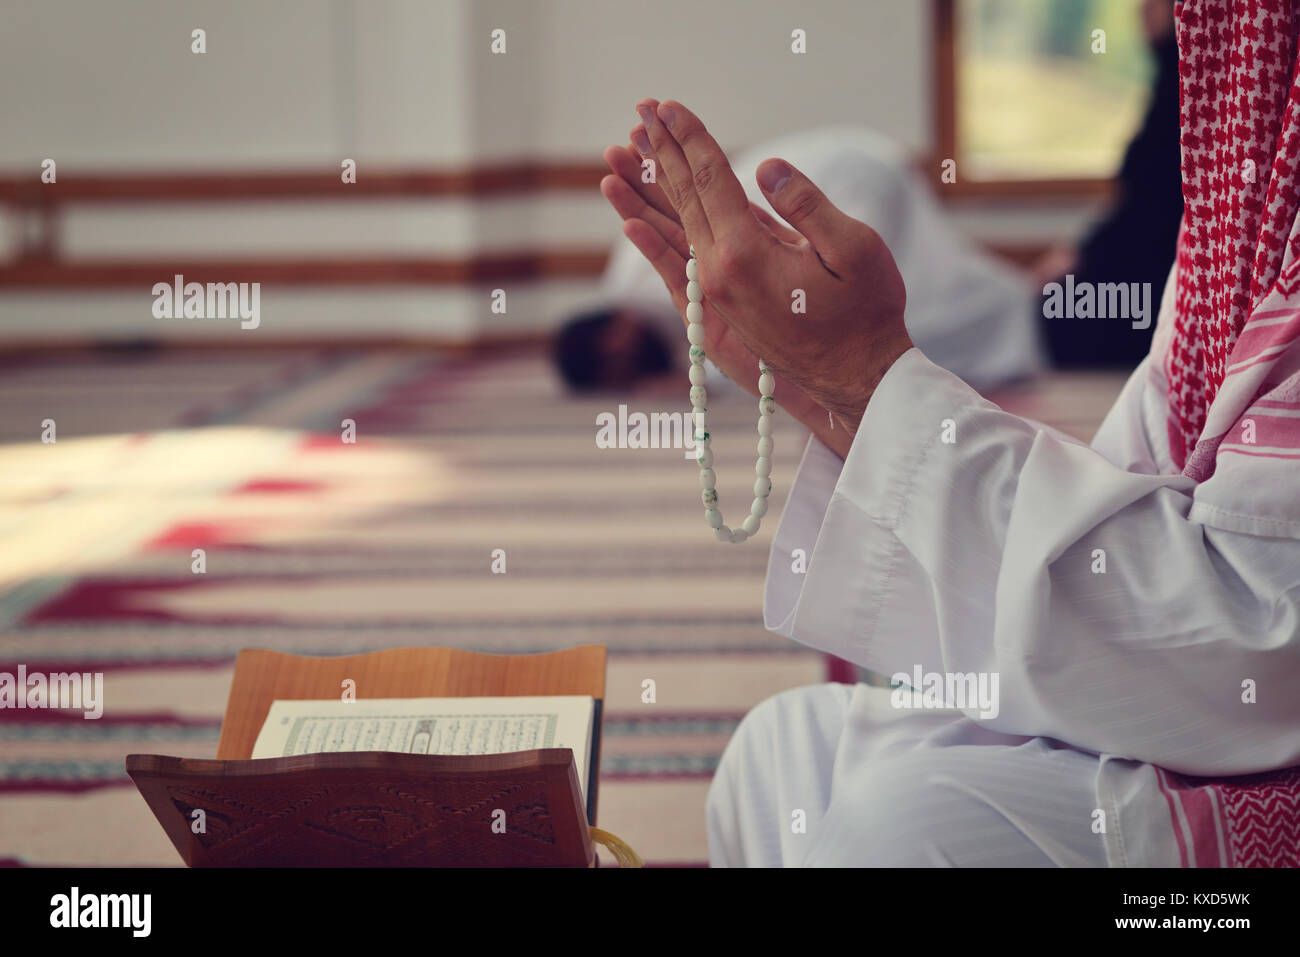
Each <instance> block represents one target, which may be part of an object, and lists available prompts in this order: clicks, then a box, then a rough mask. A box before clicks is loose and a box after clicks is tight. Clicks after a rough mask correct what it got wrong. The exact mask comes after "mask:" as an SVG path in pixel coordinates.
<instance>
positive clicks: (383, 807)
mask: <svg viewBox="0 0 1300 957" xmlns="http://www.w3.org/2000/svg"><path fill="white" fill-rule="evenodd" d="M604 681H605V649H604V648H603V647H601V646H595V645H588V646H583V647H580V648H574V649H570V650H568V651H562V652H556V653H553V654H546V655H480V654H475V653H472V652H465V651H458V650H455V649H447V648H403V649H393V650H390V651H379V652H372V653H370V654H366V655H353V656H347V657H339V658H312V657H302V656H294V655H284V654H279V653H276V652H270V651H244V652H241V653H240V656H239V659H238V662H237V664H236V668H235V678H234V681H233V682H232V685H231V691H230V698H229V701H228V703H227V707H226V717H225V720H224V721H223V724H222V731H221V740H220V743H219V744H218V748H217V759H216V760H208V759H193V758H181V757H171V756H164V755H140V754H133V755H129V756H128V757H127V771H128V773H129V774H130V775H131V777H132V779H133V780H134V781H135V783H136V786H137V787H138V788H139V790H140V793H141V795H142V796H143V797H144V799H145V801H146V802H148V804H149V807H150V808H151V809H152V811H153V813H154V815H155V817H157V819H158V821H159V823H160V824H161V825H162V827H163V828H164V830H165V831H166V832H167V835H168V837H169V838H170V839H171V841H172V843H173V845H174V846H175V847H176V849H177V851H178V852H179V853H180V856H181V858H182V859H183V860H184V861H185V863H186V864H188V865H190V866H194V867H212V866H218V867H219V866H241V867H249V866H277V867H284V866H345V867H364V866H459V867H488V866H515V867H518V866H577V867H587V866H592V865H593V864H594V862H595V855H594V852H593V849H592V843H591V837H590V833H589V827H590V826H591V825H592V824H594V822H595V819H596V792H597V784H598V774H597V771H598V768H599V755H600V728H601V709H602V704H603V699H604Z"/></svg>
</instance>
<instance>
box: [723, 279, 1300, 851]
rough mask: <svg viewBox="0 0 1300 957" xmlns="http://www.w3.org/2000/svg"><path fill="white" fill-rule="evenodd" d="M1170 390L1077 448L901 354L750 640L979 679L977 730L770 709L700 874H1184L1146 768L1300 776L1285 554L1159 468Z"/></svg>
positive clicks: (812, 511) (746, 724)
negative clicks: (940, 870)
mask: <svg viewBox="0 0 1300 957" xmlns="http://www.w3.org/2000/svg"><path fill="white" fill-rule="evenodd" d="M1172 288H1173V287H1172V286H1167V287H1166V295H1165V297H1164V301H1163V303H1162V306H1161V310H1160V316H1159V319H1158V325H1157V330H1156V342H1155V344H1154V345H1153V355H1155V356H1158V355H1160V354H1162V353H1161V351H1160V350H1161V348H1163V347H1164V346H1163V345H1162V343H1166V344H1167V342H1168V337H1169V332H1170V327H1171V326H1172V316H1173V309H1172V304H1173V303H1172V301H1173V298H1174V297H1173V295H1172V294H1171V293H1172ZM1167 388H1168V387H1167V383H1166V380H1165V376H1164V373H1163V371H1162V364H1161V363H1160V362H1159V361H1153V359H1152V358H1151V357H1148V358H1147V359H1145V360H1143V362H1142V364H1141V365H1140V366H1139V367H1138V368H1137V370H1136V371H1135V372H1134V373H1133V374H1132V376H1131V377H1130V379H1129V380H1128V383H1127V384H1126V385H1125V387H1124V390H1123V392H1122V393H1121V395H1120V397H1119V399H1118V400H1117V401H1116V403H1115V406H1114V407H1113V408H1112V409H1111V411H1110V413H1109V414H1108V415H1107V417H1106V419H1105V421H1104V422H1103V423H1102V426H1101V428H1100V430H1099V432H1098V434H1097V436H1096V438H1095V439H1094V441H1093V443H1092V446H1091V447H1089V446H1087V445H1084V444H1083V443H1080V442H1077V441H1074V440H1073V439H1070V438H1068V437H1066V436H1064V435H1062V434H1060V433H1058V432H1056V431H1054V430H1051V429H1048V428H1045V427H1043V426H1038V425H1035V424H1033V423H1030V422H1027V421H1026V420H1024V419H1021V418H1019V417H1017V416H1014V415H1011V414H1009V413H1006V412H1003V411H1002V410H1000V409H998V408H997V407H996V406H994V405H992V404H991V403H988V402H986V401H984V400H983V399H981V398H980V397H979V396H978V395H976V394H975V392H974V391H973V390H972V389H971V388H970V387H969V386H968V385H966V383H964V382H962V381H961V380H960V379H958V378H957V377H956V376H954V375H952V374H951V373H949V372H946V371H944V370H943V369H941V368H939V367H938V366H937V365H936V364H934V363H933V362H931V361H930V360H929V359H927V358H926V357H925V355H924V354H923V353H922V352H921V351H920V350H919V349H912V350H911V351H909V352H907V353H905V354H904V355H903V356H902V357H901V358H900V359H899V360H898V361H897V362H896V363H895V364H894V365H893V366H892V367H891V368H890V370H889V371H888V372H887V373H886V374H885V376H884V378H883V379H882V381H881V383H880V387H879V388H878V389H877V390H876V392H875V394H874V395H873V396H872V398H871V400H870V403H869V404H868V406H867V410H866V414H865V415H864V416H863V419H862V423H861V427H860V428H859V430H858V432H857V435H856V436H855V438H854V441H853V445H852V447H851V449H850V451H849V454H848V458H847V460H846V461H844V462H841V461H840V459H839V458H838V457H837V456H836V455H835V454H834V453H832V452H831V451H830V450H829V449H827V448H826V446H824V445H823V444H822V443H821V442H819V441H818V440H817V439H816V438H810V439H809V442H808V445H807V448H806V449H805V451H804V456H803V461H802V462H801V464H800V467H799V472H798V475H797V477H796V478H795V481H794V485H793V488H792V489H791V492H790V496H789V500H788V503H787V505H786V507H785V511H784V513H783V514H782V516H781V524H780V526H779V528H778V530H777V533H776V536H775V539H774V541H773V544H772V551H771V555H770V558H769V564H768V569H767V583H766V591H765V595H764V621H765V624H766V625H767V627H768V628H770V629H772V630H773V631H776V632H779V633H780V634H782V635H785V636H786V637H788V638H793V639H794V640H796V641H800V642H802V643H804V644H807V645H810V646H812V647H814V648H817V649H820V650H822V651H825V652H828V653H831V654H834V655H838V656H840V657H842V658H844V659H846V660H848V661H851V662H853V663H855V664H858V665H860V666H863V667H865V668H868V669H871V670H872V671H875V672H877V673H880V674H883V675H887V676H893V675H895V674H898V673H904V674H907V675H912V674H913V673H914V670H915V669H916V668H917V667H918V666H919V667H920V669H921V672H922V673H923V674H925V673H940V674H943V673H963V674H964V673H982V674H985V675H991V674H997V675H998V676H999V686H998V687H999V692H1000V694H999V701H998V708H997V713H996V716H981V713H980V712H979V710H978V709H977V708H974V707H970V706H967V707H965V708H963V709H962V711H957V710H951V711H934V710H925V709H920V708H912V709H906V708H904V709H900V708H895V707H894V706H893V702H892V701H891V698H890V691H889V689H887V688H877V687H868V686H866V685H856V686H852V687H850V686H846V685H821V686H815V687H810V688H802V689H797V690H795V691H790V692H786V693H784V694H782V695H778V696H777V697H775V698H772V699H769V700H768V701H766V702H764V703H762V704H760V705H759V706H758V707H756V708H755V709H753V710H752V711H751V712H750V714H749V715H748V716H747V717H746V718H745V719H744V720H743V721H742V722H741V724H740V726H739V728H738V729H737V731H736V733H735V735H734V736H733V738H732V740H731V742H730V744H729V745H728V747H727V750H726V752H725V753H724V755H723V757H722V760H721V762H720V764H719V767H718V770H717V773H716V775H715V777H714V781H713V784H712V787H711V789H710V793H709V801H708V825H709V852H710V858H711V861H712V863H713V864H714V865H731V866H737V865H750V866H753V865H760V866H780V865H876V864H879V865H929V864H953V865H967V866H997V865H1008V866H1039V865H1042V866H1048V865H1066V866H1079V865H1096V866H1105V865H1107V864H1109V865H1111V866H1122V865H1137V866H1178V864H1179V858H1178V854H1177V851H1176V848H1177V842H1176V840H1175V832H1174V825H1173V824H1172V822H1171V816H1170V809H1169V806H1168V804H1167V803H1166V801H1165V796H1164V795H1163V794H1162V793H1161V790H1160V784H1159V781H1158V772H1157V771H1156V769H1155V766H1160V767H1163V768H1166V769H1168V770H1169V771H1172V772H1176V773H1179V774H1187V775H1207V776H1208V775H1239V774H1250V773H1255V772H1262V771H1269V770H1272V769H1275V768H1280V767H1287V766H1291V765H1296V764H1300V721H1297V720H1296V718H1295V713H1296V705H1295V694H1294V689H1295V688H1297V687H1300V664H1298V662H1300V654H1297V653H1296V652H1297V645H1298V644H1300V628H1296V627H1295V622H1296V621H1300V538H1297V537H1292V536H1290V535H1288V536H1286V537H1283V535H1282V533H1265V534H1247V533H1246V532H1245V531H1243V529H1247V530H1249V529H1251V528H1252V527H1254V526H1255V525H1258V524H1259V522H1257V521H1256V520H1255V519H1254V518H1252V517H1251V516H1250V515H1247V514H1244V513H1245V511H1246V510H1248V507H1249V504H1250V502H1251V501H1252V499H1251V497H1250V496H1249V495H1243V490H1242V489H1240V488H1238V487H1233V486H1234V483H1233V482H1231V481H1224V482H1220V481H1218V480H1217V479H1215V478H1212V479H1210V480H1209V481H1206V482H1203V483H1201V484H1199V485H1197V484H1196V483H1195V482H1194V481H1193V480H1192V479H1189V478H1186V477H1184V476H1183V475H1182V474H1181V473H1179V472H1178V471H1177V470H1176V469H1175V468H1174V467H1173V464H1172V459H1171V457H1170V454H1169V447H1168V442H1167V432H1166V415H1167V409H1168V407H1169V403H1168V396H1167ZM945 437H947V438H949V439H951V441H945ZM1261 521H1262V520H1261ZM1261 527H1262V526H1261ZM1270 527H1272V526H1270ZM1270 534H1278V536H1279V537H1270ZM796 549H802V550H803V551H804V552H805V553H806V555H807V563H806V573H805V574H799V573H798V572H797V570H796V569H798V568H799V567H801V566H800V565H799V564H798V563H797V557H798V556H796V555H795V551H796ZM1099 559H1102V560H1104V562H1105V565H1104V566H1099V564H1098V562H1099ZM1245 678H1249V679H1252V680H1253V681H1257V682H1258V683H1259V693H1258V700H1257V701H1252V702H1251V703H1248V704H1247V703H1243V700H1242V697H1241V694H1242V691H1241V689H1242V681H1243V679H1245ZM904 703H906V702H904ZM1098 812H1101V814H1102V816H1101V818H1100V822H1101V823H1102V825H1103V829H1102V830H1099V829H1098V827H1097V824H1098V821H1099V816H1098Z"/></svg>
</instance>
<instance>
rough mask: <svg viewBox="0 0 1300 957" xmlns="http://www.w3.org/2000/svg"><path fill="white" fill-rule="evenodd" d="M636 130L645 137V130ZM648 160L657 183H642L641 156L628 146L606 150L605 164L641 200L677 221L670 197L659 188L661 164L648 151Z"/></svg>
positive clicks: (651, 152) (639, 128)
mask: <svg viewBox="0 0 1300 957" xmlns="http://www.w3.org/2000/svg"><path fill="white" fill-rule="evenodd" d="M636 130H641V133H642V135H643V136H644V135H645V130H644V129H642V128H641V127H640V126H638V127H636V129H634V130H633V133H635V132H636ZM646 158H647V159H649V160H650V162H651V163H652V164H653V166H652V168H653V170H654V173H655V182H652V183H646V182H643V181H642V179H641V177H642V165H641V156H640V155H638V154H637V153H636V152H635V151H633V150H632V149H631V148H629V147H626V146H611V147H610V148H609V149H607V150H605V162H606V163H608V164H609V168H610V169H611V170H613V171H614V173H615V174H616V175H618V176H621V177H622V178H623V181H624V182H626V183H627V184H628V186H630V187H632V189H634V190H636V192H637V193H639V194H640V195H641V198H642V199H644V200H645V201H646V202H647V203H649V204H650V205H651V206H653V207H654V208H655V209H657V210H658V211H659V212H660V213H662V214H663V215H665V216H667V217H669V218H670V219H672V220H674V221H676V220H677V210H675V209H673V204H672V203H671V202H669V200H668V197H667V196H665V195H664V191H663V190H662V189H661V188H660V187H659V183H658V179H659V164H658V162H657V161H656V160H655V159H654V152H653V151H652V150H650V149H647V150H646ZM679 225H680V224H679Z"/></svg>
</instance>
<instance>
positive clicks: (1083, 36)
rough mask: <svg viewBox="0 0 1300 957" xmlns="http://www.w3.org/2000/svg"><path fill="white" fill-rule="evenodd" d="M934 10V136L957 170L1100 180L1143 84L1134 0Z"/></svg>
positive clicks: (955, 2) (965, 4) (1083, 185)
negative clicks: (935, 121)
mask: <svg viewBox="0 0 1300 957" xmlns="http://www.w3.org/2000/svg"><path fill="white" fill-rule="evenodd" d="M935 12H936V18H935V19H936V41H937V44H936V51H935V54H936V58H937V67H938V68H937V74H936V76H937V83H936V92H937V95H938V110H937V119H938V124H939V127H938V130H937V140H938V143H937V145H938V147H939V149H940V151H941V158H948V157H951V158H953V159H956V160H957V168H958V182H959V183H961V182H964V183H965V184H966V185H967V186H968V187H971V188H972V191H977V192H999V191H1014V192H1022V193H1034V192H1039V193H1044V194H1050V193H1053V192H1057V193H1079V192H1085V193H1086V192H1093V191H1100V190H1104V189H1105V185H1106V181H1107V180H1108V179H1109V178H1110V176H1111V175H1112V174H1113V173H1114V172H1115V170H1116V168H1117V167H1118V166H1119V163H1120V160H1121V158H1122V156H1123V153H1124V149H1125V147H1126V145H1127V143H1128V140H1129V138H1130V137H1131V136H1132V135H1133V133H1134V132H1135V131H1136V129H1137V128H1138V126H1139V124H1140V123H1141V119H1142V113H1143V110H1144V108H1145V106H1146V102H1147V99H1148V96H1149V90H1150V85H1151V80H1152V73H1153V65H1152V62H1151V54H1150V50H1149V48H1148V45H1147V40H1146V34H1145V31H1144V30H1143V26H1142V22H1141V17H1140V0H1050V2H1045V0H935ZM1103 44H1104V46H1103ZM1103 51H1104V52H1103ZM979 187H984V188H983V189H980V188H979Z"/></svg>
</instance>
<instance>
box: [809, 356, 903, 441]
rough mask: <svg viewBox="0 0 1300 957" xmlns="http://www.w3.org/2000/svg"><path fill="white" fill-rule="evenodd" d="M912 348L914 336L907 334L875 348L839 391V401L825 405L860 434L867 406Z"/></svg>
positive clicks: (830, 401) (837, 398)
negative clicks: (903, 356)
mask: <svg viewBox="0 0 1300 957" xmlns="http://www.w3.org/2000/svg"><path fill="white" fill-rule="evenodd" d="M912 348H913V345H912V340H911V337H910V336H908V335H907V334H906V333H903V334H902V335H901V336H899V337H898V338H896V339H894V340H892V341H890V342H889V343H885V344H877V345H875V346H874V347H873V348H871V349H870V351H869V353H868V355H867V356H865V357H864V359H863V361H861V362H858V363H855V366H856V369H855V371H854V372H853V373H852V374H851V375H849V376H847V377H846V378H847V383H848V384H847V386H846V387H845V388H843V389H841V390H839V394H838V395H837V396H836V397H835V398H833V399H831V400H829V401H827V402H826V403H824V405H825V407H826V409H827V410H829V411H830V412H831V413H832V414H833V415H835V417H836V419H837V420H839V421H842V422H843V423H844V424H845V425H847V426H848V428H849V429H850V431H852V432H857V430H858V425H859V424H860V423H861V422H862V416H863V415H865V414H866V411H867V405H868V404H869V403H870V402H871V397H872V396H873V395H875V392H876V389H877V388H878V387H879V386H880V382H881V380H882V379H884V378H885V374H886V373H888V372H889V370H890V369H891V368H892V367H893V365H894V363H895V362H897V361H898V359H899V357H901V356H902V355H903V354H904V353H905V352H907V351H908V350H910V349H912Z"/></svg>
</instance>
